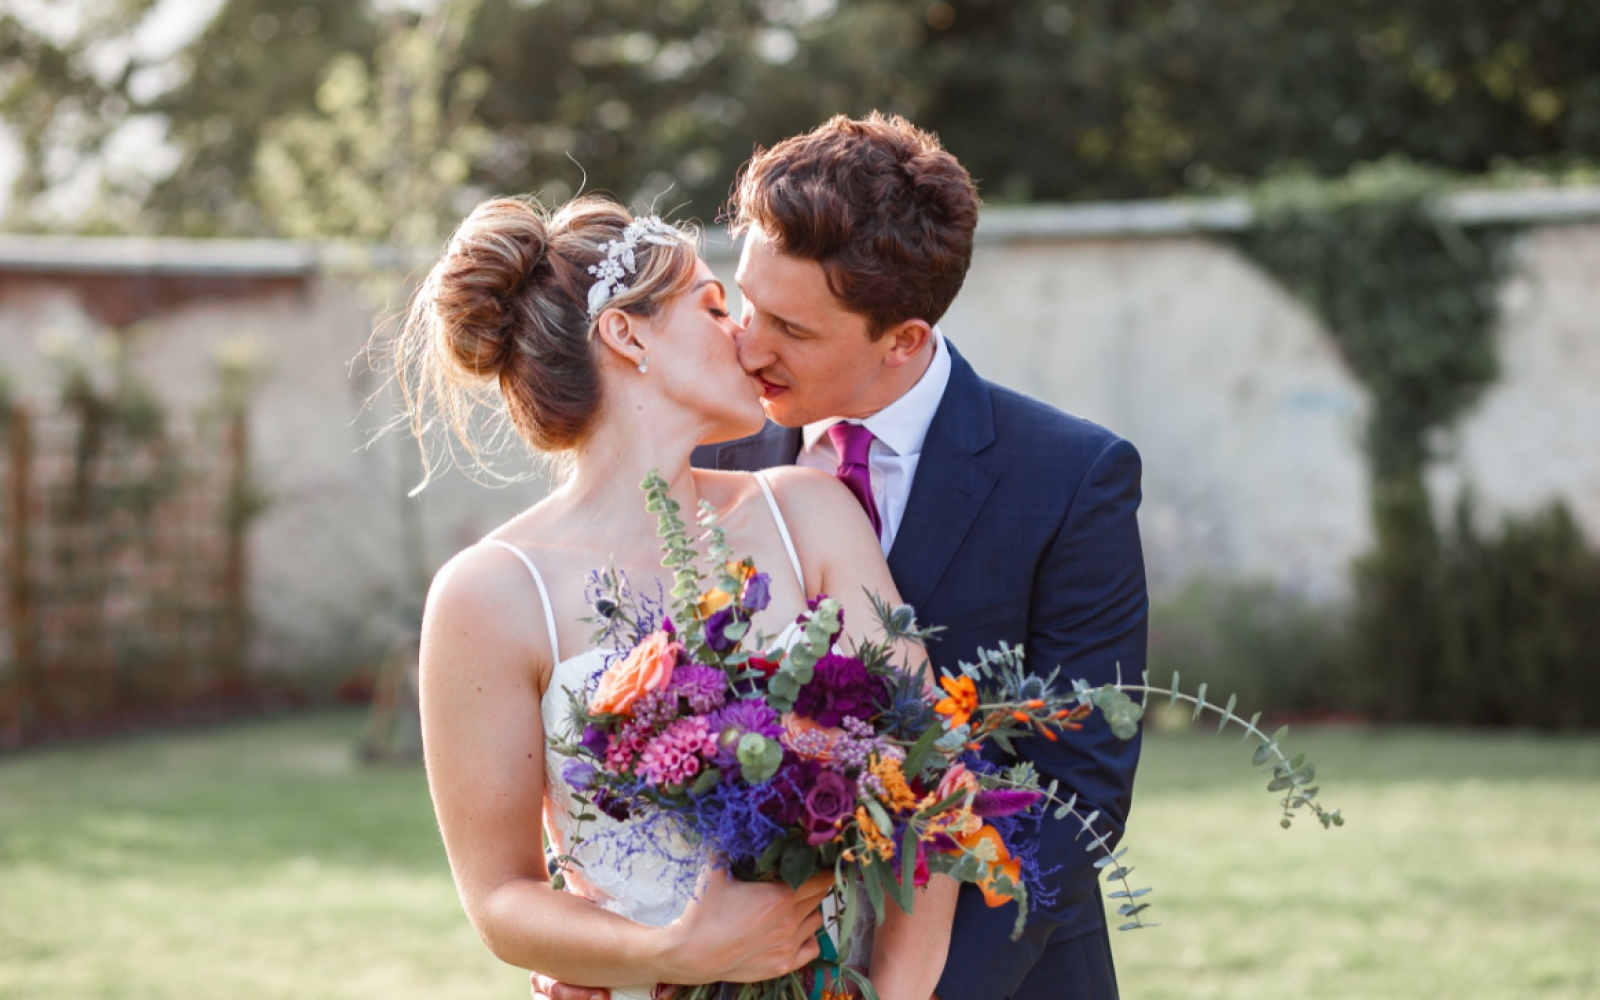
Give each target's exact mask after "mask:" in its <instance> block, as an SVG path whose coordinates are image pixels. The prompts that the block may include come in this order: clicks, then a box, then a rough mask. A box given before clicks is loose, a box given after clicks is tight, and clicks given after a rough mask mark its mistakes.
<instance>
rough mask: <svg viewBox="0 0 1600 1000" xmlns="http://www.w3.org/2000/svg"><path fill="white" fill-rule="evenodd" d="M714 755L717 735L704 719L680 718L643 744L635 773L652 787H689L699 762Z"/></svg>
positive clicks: (697, 770) (697, 772)
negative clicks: (642, 750) (686, 785)
mask: <svg viewBox="0 0 1600 1000" xmlns="http://www.w3.org/2000/svg"><path fill="white" fill-rule="evenodd" d="M716 752H717V738H716V734H714V733H713V732H712V731H711V727H710V726H708V725H706V720H705V719H703V718H700V717H699V716H692V717H690V718H687V719H679V720H678V721H676V722H674V723H672V724H671V725H670V726H668V727H667V728H666V729H663V730H662V731H661V732H660V733H658V734H657V735H656V736H655V737H654V738H653V739H651V740H650V742H649V743H648V744H646V745H645V748H644V752H643V753H641V754H640V755H639V763H638V768H637V770H638V774H639V776H640V777H641V778H643V779H645V780H646V781H648V782H650V783H651V784H655V785H683V784H688V782H689V779H690V778H693V777H694V776H695V775H696V774H699V773H700V761H701V759H702V758H710V757H711V756H713V755H715V754H716Z"/></svg>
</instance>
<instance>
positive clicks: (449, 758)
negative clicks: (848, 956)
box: [395, 196, 956, 1000]
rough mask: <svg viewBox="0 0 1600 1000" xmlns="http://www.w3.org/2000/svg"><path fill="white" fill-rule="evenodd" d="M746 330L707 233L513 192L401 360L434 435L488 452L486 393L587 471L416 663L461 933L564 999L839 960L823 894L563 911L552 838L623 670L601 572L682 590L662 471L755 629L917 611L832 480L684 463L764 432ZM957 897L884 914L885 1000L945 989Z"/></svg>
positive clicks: (741, 890)
mask: <svg viewBox="0 0 1600 1000" xmlns="http://www.w3.org/2000/svg"><path fill="white" fill-rule="evenodd" d="M738 331H739V324H738V323H737V321H735V320H734V319H733V318H732V317H731V316H730V314H729V311H728V307H727V301H726V292H725V290H724V289H723V287H722V285H721V283H720V282H718V281H717V280H716V278H715V277H714V276H713V275H712V273H711V270H710V268H709V267H707V266H706V264H705V262H704V261H703V260H701V259H700V258H699V256H698V254H697V252H696V249H695V243H694V241H693V239H692V238H691V237H690V236H689V235H688V234H685V233H683V232H682V231H680V230H678V229H676V228H674V227H672V226H669V225H667V224H665V223H662V222H660V221H659V220H656V219H643V220H634V219H632V218H631V217H630V216H629V214H628V213H627V212H626V211H625V210H624V209H622V208H621V207H620V206H618V205H616V204H615V203H613V202H610V201H607V200H604V199H601V198H597V197H592V196H590V197H584V198H580V199H577V200H574V201H572V202H570V203H568V204H567V205H565V206H564V207H562V208H561V209H560V210H559V211H556V212H555V213H553V214H550V213H547V212H545V211H544V210H543V209H541V208H540V207H539V206H538V205H537V204H536V203H533V202H531V201H524V200H519V199H510V198H502V199H494V200H491V201H487V202H484V203H483V204H481V205H479V206H478V208H477V209H475V210H474V211H473V212H472V214H471V215H470V216H468V218H467V219H466V220H465V221H464V222H463V223H462V224H461V226H460V228H459V229H458V230H457V232H456V233H455V235H454V236H453V237H452V238H451V240H450V242H449V245H448V247H447V248H446V250H445V253H444V255H443V257H442V258H441V259H440V260H439V262H438V263H437V264H436V265H435V266H434V268H433V270H432V271H431V272H430V274H429V275H428V277H427V280H426V281H425V282H424V284H423V285H422V287H421V288H420V289H419V291H418V293H417V296H416V298H415V300H414V301H413V304H412V308H411V312H410V314H409V317H408V319H407V321H406V323H405V325H404V327H403V328H402V330H401V332H400V334H399V338H398V340H397V342H396V345H395V352H396V359H397V362H398V365H399V380H400V385H401V389H402V391H403V393H404V396H405V399H406V401H407V404H408V418H409V420H410V422H411V426H412V429H413V431H414V432H416V433H417V434H418V435H419V436H421V435H422V434H423V433H424V431H426V430H427V429H428V428H429V426H430V425H432V426H438V425H440V424H443V425H445V426H447V427H448V428H450V429H451V430H452V431H453V432H454V433H455V435H456V438H457V443H458V444H460V445H462V446H464V448H465V449H466V451H467V452H468V453H469V454H471V455H473V456H475V457H476V456H477V455H478V452H477V450H476V449H477V441H476V435H478V434H479V433H481V432H482V429H483V427H482V425H483V421H482V420H481V419H480V418H481V416H482V410H481V404H482V403H483V402H484V401H485V400H486V399H487V400H488V401H490V402H491V403H492V404H494V405H495V406H497V407H499V408H500V409H501V412H502V415H503V416H506V417H509V420H510V423H511V425H512V427H513V428H514V429H515V431H516V433H517V434H519V435H520V436H521V438H522V439H523V440H524V441H525V442H526V443H527V444H528V445H530V446H531V447H532V448H534V449H535V450H537V451H539V452H541V453H544V454H546V455H548V456H551V457H553V458H556V459H558V460H559V461H560V462H561V463H562V465H563V467H564V468H565V469H566V471H567V476H566V478H565V481H564V482H563V483H562V484H561V485H560V486H559V487H558V488H557V489H556V490H555V491H554V492H552V493H551V494H550V495H549V496H548V497H547V498H546V499H544V500H542V501H541V502H539V503H538V504H536V505H534V506H533V507H531V508H529V509H528V510H526V511H524V512H523V513H521V514H519V515H517V516H516V517H513V518H512V519H511V520H509V521H507V522H506V523H505V524H503V525H501V526H500V527H498V528H496V529H495V530H494V531H493V532H491V533H490V534H489V536H488V537H487V538H486V539H484V540H483V541H482V542H479V543H478V544H475V545H473V546H471V547H469V548H467V549H466V550H464V551H462V552H461V553H459V554H457V555H456V556H455V557H454V558H453V559H452V560H450V562H449V563H447V564H446V565H445V566H444V567H443V568H442V569H441V570H440V571H439V573H438V575H437V576H436V577H435V579H434V582H433V587H432V589H431V591H430V592H429V595H428V602H427V609H426V611H425V614H424V619H423V635H422V669H421V693H422V722H423V741H424V748H425V755H426V760H427V771H428V785H429V789H430V791H431V793H432V796H433V802H434V808H435V810H436V811H437V813H438V818H439V826H440V829H441V831H442V832H443V836H444V844H445V849H446V852H447V853H448V855H449V859H450V866H451V870H452V872H453V874H454V876H455V881H456V886H457V889H458V891H459V893H460V896H461V900H462V904H463V905H464V907H465V908H466V911H467V915H468V917H469V918H470V920H471V921H472V924H473V927H474V928H475V929H476V930H477V932H478V934H479V936H480V937H481V938H482V939H483V941H484V943H485V944H487V945H488V947H489V949H490V950H491V951H492V952H493V953H494V954H495V955H496V956H498V957H499V958H500V959H502V960H504V961H506V962H508V963H511V964H513V965H517V966H521V967H523V968H527V969H534V970H537V971H539V972H540V973H543V974H545V975H548V976H550V977H553V978H555V979H559V980H561V981H564V982H568V983H583V984H585V985H589V986H595V987H611V988H613V989H614V990H615V989H621V990H623V991H624V993H628V994H635V995H647V994H648V991H649V989H650V985H649V984H655V983H677V984H685V985H688V984H696V983H707V982H718V981H726V982H753V981H759V980H764V979H772V978H776V977H778V976H781V975H784V974H786V973H788V972H790V971H792V970H795V969H797V968H799V967H801V966H804V965H805V964H806V963H808V962H809V961H811V960H812V959H813V958H815V957H816V956H817V954H818V951H819V945H818V941H817V939H816V937H815V933H816V931H817V929H818V927H819V926H820V924H821V921H822V918H821V916H820V914H819V903H820V901H821V900H822V898H823V896H824V895H825V893H826V890H827V888H828V885H829V883H830V876H828V875H821V876H818V877H817V878H814V879H812V880H811V881H810V882H808V883H807V884H806V885H804V886H803V887H802V888H801V889H800V890H798V891H792V890H790V889H789V888H788V887H787V886H785V885H782V884H755V883H743V882H737V881H734V880H732V879H730V878H728V877H727V875H726V874H725V873H721V872H716V871H712V872H708V873H707V874H706V875H705V878H704V879H703V883H702V888H701V890H700V892H699V893H698V895H697V897H696V898H695V899H693V900H692V901H683V900H673V899H671V898H670V897H668V898H667V899H666V902H665V903H663V901H662V894H661V891H660V889H659V887H658V885H657V884H656V883H657V882H658V881H659V880H658V879H657V878H656V877H655V875H653V874H652V873H651V872H650V871H649V870H648V868H647V867H646V868H644V869H642V870H639V869H630V868H628V867H626V863H625V862H620V861H619V862H608V861H607V860H606V859H605V858H603V857H592V858H588V859H586V860H587V863H586V865H585V866H584V868H583V869H580V870H579V871H578V872H577V873H575V875H574V877H573V878H572V879H571V880H570V882H569V885H570V886H571V888H572V890H573V891H568V892H563V891H558V890H556V889H555V888H553V887H552V885H551V882H550V877H549V875H548V873H547V870H546V863H545V851H544V848H543V846H542V843H541V838H540V835H539V832H540V827H541V825H543V827H544V829H545V831H546V832H547V834H548V835H549V837H550V839H551V841H552V843H554V844H555V845H557V846H563V845H565V844H566V834H567V830H566V826H565V823H566V817H567V813H568V811H569V809H570V806H571V802H570V800H569V796H570V794H571V793H570V790H568V789H567V787H566V785H565V784H564V782H562V780H561V776H560V773H559V770H558V769H557V767H556V766H555V759H553V758H552V757H547V752H546V745H545V736H546V734H547V733H551V732H554V731H557V730H556V729H555V727H564V726H565V713H566V711H567V704H568V702H567V698H566V696H565V694H564V691H563V690H562V689H564V688H565V689H574V690H581V689H582V687H583V685H584V683H585V682H586V681H587V680H588V679H589V677H590V675H592V674H593V673H594V672H595V671H596V670H598V669H599V668H600V667H601V666H603V664H604V661H605V653H604V651H600V650H591V649H588V648H587V641H586V639H587V635H588V633H589V630H590V628H589V626H588V625H586V624H584V623H583V622H582V621H581V619H583V618H584V617H586V616H587V615H589V614H591V613H592V611H591V609H590V608H589V607H587V606H586V605H585V602H584V597H583V594H584V589H585V586H584V585H585V579H586V577H587V575H588V574H589V572H590V571H591V570H594V569H596V568H599V567H602V566H605V565H607V564H608V563H609V564H611V565H614V566H615V567H616V568H617V569H619V570H621V571H623V572H624V573H626V574H627V576H628V578H629V579H630V580H631V581H632V582H633V584H634V586H635V588H636V589H643V590H644V592H646V593H650V592H653V591H654V583H655V581H661V582H662V584H663V588H664V589H669V588H670V578H669V576H668V574H667V573H666V572H665V571H664V570H663V569H662V568H661V565H660V559H661V556H660V549H659V544H660V543H659V540H658V538H657V537H656V525H655V518H654V516H653V515H651V514H648V513H647V512H646V511H645V509H644V503H643V494H642V493H641V491H640V489H639V483H640V481H641V480H642V479H643V478H644V477H645V475H646V474H647V473H649V472H650V471H651V470H652V469H654V470H657V471H658V472H659V473H660V475H661V476H662V478H664V479H665V480H666V481H667V482H668V484H669V485H670V491H671V495H672V496H673V498H674V499H676V500H677V502H678V503H679V504H680V505H681V506H682V509H684V510H685V511H694V510H695V509H696V508H697V506H698V504H699V502H700V501H701V500H705V501H707V502H709V503H710V504H711V506H712V507H713V508H715V509H716V511H717V512H718V515H719V523H720V524H721V525H722V526H723V528H724V529H725V530H726V532H727V537H728V541H729V543H730V544H731V545H732V547H733V549H734V551H736V552H738V553H740V554H742V555H743V554H748V555H750V556H752V557H754V559H755V561H756V564H757V565H759V566H761V567H763V568H765V569H766V570H768V571H769V573H770V577H771V595H772V600H771V604H770V606H769V609H768V610H767V611H766V612H764V613H763V616H764V618H763V617H758V618H757V619H756V621H755V623H754V627H755V629H757V630H761V631H764V632H765V633H766V634H768V635H775V634H779V633H780V632H781V631H782V628H783V626H784V625H785V624H786V623H787V621H788V620H790V619H792V617H793V615H794V614H795V612H796V611H797V610H798V609H800V608H802V607H803V606H804V602H805V600H806V599H807V598H808V597H814V596H816V595H817V594H818V593H827V594H831V595H833V596H835V597H836V598H838V599H839V600H840V602H841V603H842V604H843V606H844V611H845V622H846V625H847V627H849V629H850V630H852V631H853V632H854V635H853V636H852V638H857V639H860V638H865V635H864V633H863V629H864V627H865V625H866V624H867V623H870V622H872V621H874V616H873V614H872V611H871V608H870V606H869V602H868V598H867V594H868V593H869V592H871V593H876V594H878V595H880V596H881V597H883V598H885V599H887V600H889V601H891V602H894V601H897V596H896V592H895V587H894V583H893V581H892V580H891V579H890V576H889V571H888V568H887V567H886V565H885V564H884V561H883V557H882V555H881V554H880V550H879V545H878V541H877V539H876V538H875V537H874V535H873V532H872V528H871V526H870V525H869V524H868V522H867V520H866V519H865V518H864V517H863V516H862V511H861V507H860V506H859V504H857V502H856V501H855V499H854V498H853V497H852V496H851V495H850V494H849V493H848V492H846V490H845V489H844V488H842V487H841V486H840V484H838V483H837V482H836V481H834V480H833V479H832V478H831V477H828V476H826V475H824V474H820V473H817V472H814V471H810V470H803V469H781V470H772V471H771V472H768V473H765V474H759V475H751V474H747V473H734V472H708V471H702V470H698V469H692V468H691V467H690V464H689V456H690V452H691V451H692V450H693V448H694V447H695V446H696V445H698V444H702V443H709V442H716V441H723V440H729V439H733V438H738V437H742V436H745V435H747V434H750V433H753V432H754V431H756V430H757V429H759V428H760V427H761V426H762V423H763V420H764V417H763V414H762V409H761V405H760V402H759V397H760V392H761V389H760V385H759V384H758V383H757V381H756V380H755V379H753V378H751V377H750V376H748V375H746V374H745V372H744V371H743V369H741V368H740V366H739V361H738V357H737V352H736V347H735V341H734V335H735V334H736V333H737V332H738ZM955 888H956V886H955V883H954V882H951V881H950V880H948V879H946V878H944V877H943V876H938V877H936V878H935V880H934V881H933V882H932V883H931V884H930V885H929V886H928V887H927V888H925V889H923V890H920V891H919V892H918V900H917V903H916V905H915V907H914V908H913V913H911V914H906V913H904V912H902V911H900V910H899V909H898V908H896V907H895V906H894V905H892V903H891V905H890V906H889V907H888V911H887V915H886V917H885V919H884V921H883V923H882V924H881V925H880V926H879V927H878V928H877V929H876V934H875V938H874V942H873V945H872V949H871V958H870V974H871V977H872V980H873V983H874V985H875V986H876V988H877V990H878V992H879V995H880V996H882V997H883V998H884V1000H927V998H928V997H929V996H930V995H931V994H932V993H933V990H934V987H935V985H936V983H937V981H938V977H939V973H940V971H941V970H942V968H943V966H944V960H945V952H946V949H947V947H948V943H949V934H950V924H951V920H952V915H953V912H954V907H955ZM597 904H598V905H597Z"/></svg>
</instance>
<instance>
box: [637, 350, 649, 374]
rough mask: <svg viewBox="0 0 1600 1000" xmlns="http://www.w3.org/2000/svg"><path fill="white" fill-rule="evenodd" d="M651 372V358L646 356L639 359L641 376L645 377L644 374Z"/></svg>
mask: <svg viewBox="0 0 1600 1000" xmlns="http://www.w3.org/2000/svg"><path fill="white" fill-rule="evenodd" d="M649 370H650V357H649V355H645V356H644V357H641V358H640V359H639V374H640V375H643V374H644V373H646V372H648V371H649Z"/></svg>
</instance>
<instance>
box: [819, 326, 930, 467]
mask: <svg viewBox="0 0 1600 1000" xmlns="http://www.w3.org/2000/svg"><path fill="white" fill-rule="evenodd" d="M949 384H950V348H949V346H948V345H946V344H945V342H944V334H943V333H941V332H940V331H939V328H938V327H934V328H933V360H932V361H930V362H929V363H928V370H927V371H925V372H923V373H922V377H921V378H919V379H917V382H916V384H915V385H913V386H912V387H911V388H909V389H907V390H906V391H905V394H904V395H902V396H901V397H900V398H899V399H897V400H895V401H894V402H892V403H890V404H889V405H888V406H885V407H884V408H883V409H881V410H879V411H878V412H877V413H874V414H873V415H872V416H870V417H868V418H866V419H865V420H860V421H855V422H856V423H860V424H861V425H862V426H864V427H866V429H867V430H869V431H871V432H872V436H873V437H875V438H877V439H878V440H879V441H881V442H883V444H884V447H886V448H888V449H889V450H890V451H892V452H894V453H895V454H896V455H902V456H903V455H916V454H919V453H920V452H921V451H922V442H923V440H925V439H926V438H927V436H928V426H929V425H930V424H932V423H933V415H934V413H935V412H936V411H938V409H939V401H940V400H941V399H943V398H944V390H945V387H946V386H947V385H949ZM840 422H841V421H840V419H839V418H838V417H829V418H828V419H826V420H819V421H817V422H816V423H813V424H806V425H805V427H804V428H802V429H801V432H800V434H801V439H802V441H803V442H804V447H805V449H806V450H807V451H811V450H812V449H813V448H815V447H816V445H817V442H818V441H820V440H821V439H822V438H823V437H824V436H825V435H826V434H827V433H828V428H830V427H832V426H833V425H834V424H837V423H840Z"/></svg>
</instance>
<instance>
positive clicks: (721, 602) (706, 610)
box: [694, 587, 733, 619]
mask: <svg viewBox="0 0 1600 1000" xmlns="http://www.w3.org/2000/svg"><path fill="white" fill-rule="evenodd" d="M732 603H733V595H732V594H730V593H728V592H727V591H726V590H723V589H722V588H721V587H713V588H712V589H710V590H708V591H706V592H705V593H704V594H701V595H700V603H699V604H698V605H696V606H695V609H694V613H695V614H696V615H698V616H700V617H701V618H702V619H704V618H710V617H711V615H712V614H713V613H714V612H717V611H721V610H722V609H723V608H725V607H727V606H728V605H730V604H732Z"/></svg>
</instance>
